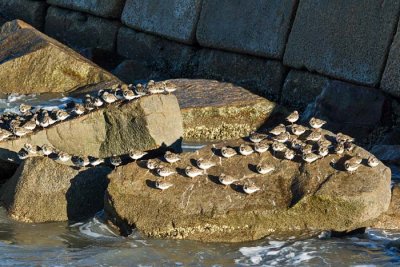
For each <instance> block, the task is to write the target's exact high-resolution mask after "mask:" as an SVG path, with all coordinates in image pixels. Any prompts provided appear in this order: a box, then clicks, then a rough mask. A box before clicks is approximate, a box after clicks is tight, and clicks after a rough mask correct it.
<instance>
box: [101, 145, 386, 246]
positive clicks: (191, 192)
mask: <svg viewBox="0 0 400 267" xmlns="http://www.w3.org/2000/svg"><path fill="white" fill-rule="evenodd" d="M243 142H244V141H242V140H237V141H231V142H227V143H223V144H216V145H213V146H206V147H205V148H203V149H201V150H199V151H196V152H193V153H185V154H183V155H182V160H181V161H179V162H178V163H175V164H173V165H172V166H171V167H173V168H174V169H176V171H177V174H175V175H172V176H170V177H168V178H167V180H168V181H170V182H172V183H173V186H172V187H171V188H169V189H167V190H165V191H160V190H157V189H155V188H154V181H155V180H156V179H159V178H158V177H156V176H155V174H154V172H152V171H149V170H147V169H146V168H145V167H144V165H145V163H144V162H134V163H131V164H128V165H125V166H122V167H118V168H117V169H116V170H115V171H113V172H112V173H111V174H110V175H109V176H108V177H109V180H110V183H109V186H108V188H107V192H106V196H105V206H104V208H105V211H106V214H107V216H108V218H109V219H110V221H111V222H112V223H114V224H116V225H117V226H119V228H120V230H121V232H122V233H124V234H127V233H129V231H130V230H131V229H132V227H136V228H137V230H138V231H139V232H140V233H142V234H143V235H145V236H147V237H153V238H173V239H192V240H201V241H217V242H240V241H248V240H256V239H260V238H263V237H265V236H269V235H288V234H289V235H292V234H295V233H306V232H308V231H311V232H314V231H321V230H334V231H350V230H353V229H357V228H360V227H365V226H368V225H370V223H371V220H373V219H375V218H377V217H378V216H379V215H381V214H382V213H383V212H385V211H386V210H387V209H388V207H389V203H390V178H391V177H390V176H391V172H390V169H389V168H388V167H386V166H385V165H383V164H382V163H380V164H379V165H378V166H377V167H375V168H371V167H368V166H367V165H366V164H365V160H364V163H363V165H362V166H361V167H360V168H359V169H358V170H357V171H356V172H354V173H353V174H351V173H349V172H346V171H344V169H343V161H344V160H345V159H347V158H348V157H350V155H349V154H346V155H344V156H343V157H339V156H337V155H332V154H331V155H328V156H327V157H325V158H322V159H320V160H318V161H317V162H314V163H312V164H305V163H303V162H302V161H301V160H298V159H297V158H295V160H294V161H289V160H281V158H280V155H278V154H277V155H276V156H277V157H273V156H272V154H271V153H269V152H266V153H263V154H260V155H259V154H256V153H253V154H252V155H250V156H246V157H244V156H234V157H232V158H229V159H225V158H220V156H219V153H220V152H219V148H221V147H222V146H224V145H230V146H233V147H237V146H238V145H239V144H240V143H243ZM355 154H359V155H360V156H361V157H363V158H364V159H365V158H367V157H369V156H370V154H369V153H368V152H367V151H365V150H363V149H362V148H359V147H356V148H355V149H354V151H353V153H352V154H351V155H355ZM201 157H203V158H206V159H211V160H213V161H214V162H216V163H217V165H216V166H215V167H213V168H211V169H209V170H208V171H207V175H205V176H200V177H197V178H193V179H190V178H188V177H186V176H185V174H184V169H185V167H186V166H191V165H195V159H198V158H201ZM332 160H336V164H334V165H332ZM260 162H267V163H271V164H273V165H274V166H275V171H273V172H272V173H271V174H268V175H260V174H257V173H256V172H255V170H254V169H255V165H257V164H258V163H260ZM164 164H167V163H164ZM221 173H225V174H228V175H232V176H234V177H237V178H240V179H241V181H239V182H238V183H237V184H236V185H234V186H231V187H227V188H226V189H225V190H224V187H223V186H222V185H220V184H219V182H218V176H219V175H220V174H221ZM246 180H252V181H253V182H255V183H256V184H257V185H258V186H259V187H260V188H261V191H259V192H257V193H255V194H253V195H246V194H244V193H243V191H242V187H241V186H240V185H242V184H243V183H244V182H245V181H246Z"/></svg>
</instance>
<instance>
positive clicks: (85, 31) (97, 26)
mask: <svg viewBox="0 0 400 267" xmlns="http://www.w3.org/2000/svg"><path fill="white" fill-rule="evenodd" d="M120 26H121V24H120V23H119V22H118V21H113V20H108V19H103V18H99V17H95V16H91V15H88V14H85V13H81V12H75V11H71V10H66V9H62V8H57V7H50V8H49V9H48V10H47V15H46V24H45V32H46V34H48V35H49V36H51V37H53V38H55V39H57V40H59V41H60V42H63V43H64V44H67V45H68V46H71V47H74V48H77V49H83V48H89V47H93V48H100V49H104V50H108V51H114V50H115V46H116V40H117V33H118V29H119V28H120Z"/></svg>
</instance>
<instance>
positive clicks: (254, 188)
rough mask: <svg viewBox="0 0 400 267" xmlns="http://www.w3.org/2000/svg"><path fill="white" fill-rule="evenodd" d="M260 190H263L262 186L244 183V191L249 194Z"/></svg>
mask: <svg viewBox="0 0 400 267" xmlns="http://www.w3.org/2000/svg"><path fill="white" fill-rule="evenodd" d="M260 190H261V188H260V187H258V186H256V185H255V184H253V183H252V184H244V185H243V191H244V192H245V193H246V194H248V195H250V194H253V193H255V192H257V191H260Z"/></svg>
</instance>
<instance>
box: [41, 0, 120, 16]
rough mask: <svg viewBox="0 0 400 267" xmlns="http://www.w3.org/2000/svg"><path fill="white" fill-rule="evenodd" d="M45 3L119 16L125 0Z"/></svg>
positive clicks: (49, 1)
mask: <svg viewBox="0 0 400 267" xmlns="http://www.w3.org/2000/svg"><path fill="white" fill-rule="evenodd" d="M47 3H49V4H51V5H56V6H60V7H64V8H68V9H73V10H78V11H83V12H86V13H90V14H93V15H96V16H100V17H105V18H119V17H120V16H121V13H122V9H123V8H124V4H125V0H89V1H88V0H85V1H80V0H47Z"/></svg>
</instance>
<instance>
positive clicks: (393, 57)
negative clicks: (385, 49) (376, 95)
mask: <svg viewBox="0 0 400 267" xmlns="http://www.w3.org/2000/svg"><path fill="white" fill-rule="evenodd" d="M398 29H399V28H398ZM399 58H400V31H399V30H398V31H397V33H396V35H395V37H394V40H393V43H392V46H391V48H390V53H389V57H388V60H387V62H386V67H385V71H384V72H383V76H382V81H381V84H380V87H381V89H382V90H383V91H385V92H386V93H389V94H391V95H393V96H396V97H400V88H399V84H400V62H399Z"/></svg>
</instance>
